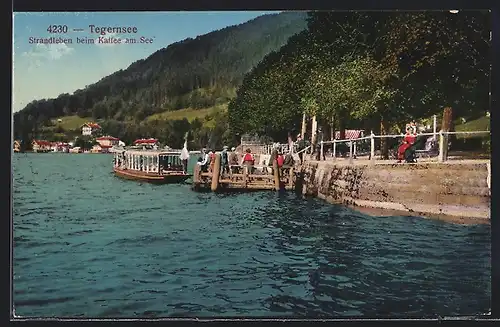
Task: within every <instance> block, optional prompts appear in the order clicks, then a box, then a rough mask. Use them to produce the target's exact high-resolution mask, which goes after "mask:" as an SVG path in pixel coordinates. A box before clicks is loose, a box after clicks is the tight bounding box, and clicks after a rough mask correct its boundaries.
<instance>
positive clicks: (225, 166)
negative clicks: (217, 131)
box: [220, 145, 229, 174]
mask: <svg viewBox="0 0 500 327" xmlns="http://www.w3.org/2000/svg"><path fill="white" fill-rule="evenodd" d="M228 149H229V147H228V146H227V145H224V146H223V147H222V152H221V153H220V163H221V166H222V169H221V174H229V158H228V155H227V150H228Z"/></svg>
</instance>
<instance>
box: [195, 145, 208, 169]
mask: <svg viewBox="0 0 500 327" xmlns="http://www.w3.org/2000/svg"><path fill="white" fill-rule="evenodd" d="M201 155H202V158H201V161H198V162H197V163H196V164H197V165H200V166H201V170H202V171H207V167H208V164H209V163H210V156H209V155H208V153H207V149H205V148H203V149H201Z"/></svg>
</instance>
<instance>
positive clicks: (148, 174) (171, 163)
mask: <svg viewBox="0 0 500 327" xmlns="http://www.w3.org/2000/svg"><path fill="white" fill-rule="evenodd" d="M188 159H189V152H188V151H187V148H186V147H184V149H182V150H181V151H179V150H177V151H176V150H164V151H158V150H125V151H122V152H115V153H114V158H113V165H114V168H113V171H114V173H115V175H116V176H118V177H121V178H125V179H130V180H136V181H142V182H150V183H158V184H168V183H182V182H184V181H186V180H187V179H188V178H190V177H191V176H192V175H191V174H188V172H187V163H188Z"/></svg>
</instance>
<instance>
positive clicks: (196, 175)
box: [193, 165, 200, 184]
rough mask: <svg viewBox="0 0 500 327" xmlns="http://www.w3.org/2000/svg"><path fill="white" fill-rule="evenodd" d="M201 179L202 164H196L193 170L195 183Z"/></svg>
mask: <svg viewBox="0 0 500 327" xmlns="http://www.w3.org/2000/svg"><path fill="white" fill-rule="evenodd" d="M199 181H200V165H195V166H194V170H193V183H194V184H197V183H199Z"/></svg>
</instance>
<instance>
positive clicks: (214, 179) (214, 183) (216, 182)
mask: <svg viewBox="0 0 500 327" xmlns="http://www.w3.org/2000/svg"><path fill="white" fill-rule="evenodd" d="M219 176H220V153H217V154H215V162H214V168H213V170H212V187H211V189H212V192H215V191H217V188H218V187H219Z"/></svg>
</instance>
